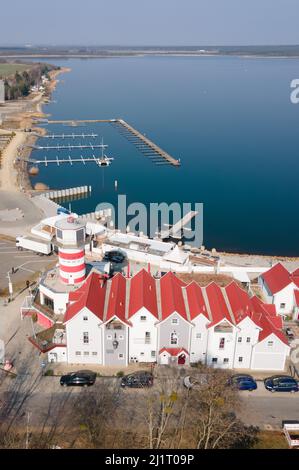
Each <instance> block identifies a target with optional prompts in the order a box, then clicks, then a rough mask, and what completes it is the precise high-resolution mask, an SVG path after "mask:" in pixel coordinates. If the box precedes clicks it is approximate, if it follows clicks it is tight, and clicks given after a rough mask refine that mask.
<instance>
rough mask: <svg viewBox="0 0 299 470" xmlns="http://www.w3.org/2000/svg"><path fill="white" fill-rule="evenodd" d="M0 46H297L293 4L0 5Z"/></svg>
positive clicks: (108, 1)
mask: <svg viewBox="0 0 299 470" xmlns="http://www.w3.org/2000/svg"><path fill="white" fill-rule="evenodd" d="M0 7H1V8H0V45H7V44H19V43H20V44H27V43H30V44H84V45H88V44H94V45H107V44H111V45H209V44H210V45H234V44H237V45H238V44H245V45H246V44H299V27H298V18H299V1H298V0H83V1H82V0H81V1H79V0H50V1H47V2H46V1H41V0H10V1H7V0H0Z"/></svg>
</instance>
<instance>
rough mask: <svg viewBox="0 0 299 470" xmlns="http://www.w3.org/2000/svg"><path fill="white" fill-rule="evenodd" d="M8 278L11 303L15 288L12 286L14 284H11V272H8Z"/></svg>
mask: <svg viewBox="0 0 299 470" xmlns="http://www.w3.org/2000/svg"><path fill="white" fill-rule="evenodd" d="M6 277H7V279H8V292H9V300H10V301H11V300H12V297H13V286H12V282H11V278H10V274H9V271H8V273H7V276H6Z"/></svg>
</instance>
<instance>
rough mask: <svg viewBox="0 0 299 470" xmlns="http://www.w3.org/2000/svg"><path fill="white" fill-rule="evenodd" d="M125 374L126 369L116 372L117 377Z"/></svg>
mask: <svg viewBox="0 0 299 470" xmlns="http://www.w3.org/2000/svg"><path fill="white" fill-rule="evenodd" d="M124 375H125V373H124V371H122V370H119V371H118V372H117V374H116V377H123V376H124Z"/></svg>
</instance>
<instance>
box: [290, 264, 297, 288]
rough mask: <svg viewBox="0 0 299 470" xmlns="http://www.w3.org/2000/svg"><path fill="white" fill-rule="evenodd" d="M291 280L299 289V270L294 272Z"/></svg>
mask: <svg viewBox="0 0 299 470" xmlns="http://www.w3.org/2000/svg"><path fill="white" fill-rule="evenodd" d="M291 278H292V281H293V283H294V284H296V286H297V287H299V268H298V269H295V271H293V272H292V274H291Z"/></svg>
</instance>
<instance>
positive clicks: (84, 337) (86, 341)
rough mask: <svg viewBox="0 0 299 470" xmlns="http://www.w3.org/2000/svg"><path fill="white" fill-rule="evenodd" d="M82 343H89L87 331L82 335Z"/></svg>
mask: <svg viewBox="0 0 299 470" xmlns="http://www.w3.org/2000/svg"><path fill="white" fill-rule="evenodd" d="M83 343H84V344H88V343H89V334H88V331H85V332H84V333H83Z"/></svg>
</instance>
